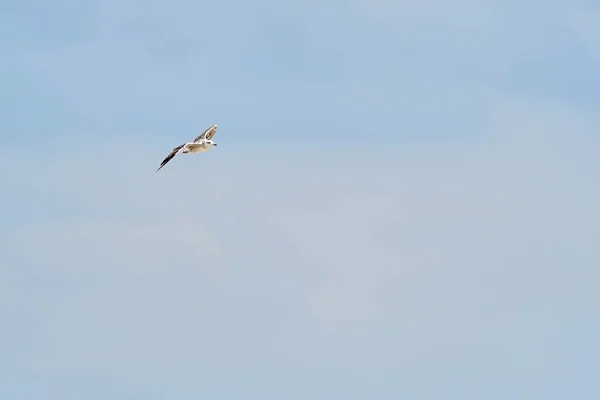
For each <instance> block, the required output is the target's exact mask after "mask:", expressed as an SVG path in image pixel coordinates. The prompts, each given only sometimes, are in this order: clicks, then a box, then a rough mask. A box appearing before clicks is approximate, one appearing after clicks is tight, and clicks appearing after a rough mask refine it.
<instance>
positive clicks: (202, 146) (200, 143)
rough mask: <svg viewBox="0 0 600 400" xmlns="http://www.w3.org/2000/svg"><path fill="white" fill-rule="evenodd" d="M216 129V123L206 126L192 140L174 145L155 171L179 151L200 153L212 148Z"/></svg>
mask: <svg viewBox="0 0 600 400" xmlns="http://www.w3.org/2000/svg"><path fill="white" fill-rule="evenodd" d="M217 129H218V128H217V125H213V126H211V127H210V128H208V129H207V130H205V131H204V132H202V134H200V135H199V136H198V137H196V138H195V139H194V141H193V142H187V143H184V144H181V145H179V146H177V147H175V148H174V149H173V150H171V152H170V153H169V155H168V156H167V157H166V158H165V159H164V160H163V162H162V163H161V164H160V167H158V169H157V170H156V172H158V171H159V170H160V169H161V168H162V167H164V166H165V165H166V164H167V163H168V162H169V161H171V159H172V158H173V157H175V156H176V155H177V154H179V153H181V154H187V153H202V152H203V151H207V150H209V149H210V148H212V147H213V146H216V145H217V144H216V143H215V142H213V141H212V140H211V139H212V137H213V136H215V133H217Z"/></svg>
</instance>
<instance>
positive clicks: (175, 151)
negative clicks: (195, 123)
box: [156, 144, 185, 172]
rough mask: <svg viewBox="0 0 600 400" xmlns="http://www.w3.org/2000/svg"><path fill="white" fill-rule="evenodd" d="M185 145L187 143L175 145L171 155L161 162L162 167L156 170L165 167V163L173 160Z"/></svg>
mask: <svg viewBox="0 0 600 400" xmlns="http://www.w3.org/2000/svg"><path fill="white" fill-rule="evenodd" d="M183 146H185V144H182V145H179V146H177V147H175V148H174V149H173V150H171V152H170V153H169V155H168V156H167V157H165V159H164V160H163V162H162V163H161V164H160V167H158V169H157V170H156V172H158V171H160V169H161V168H162V167H164V166H165V165H167V163H168V162H169V161H171V159H173V157H175V155H176V154H177V152H178V151H179V150H181V148H182V147H183Z"/></svg>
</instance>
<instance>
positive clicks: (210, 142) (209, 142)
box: [207, 140, 217, 146]
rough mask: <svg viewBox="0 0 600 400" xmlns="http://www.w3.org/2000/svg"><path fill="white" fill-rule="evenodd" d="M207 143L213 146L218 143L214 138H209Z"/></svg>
mask: <svg viewBox="0 0 600 400" xmlns="http://www.w3.org/2000/svg"><path fill="white" fill-rule="evenodd" d="M207 143H208V144H210V145H211V146H216V145H217V144H216V143H215V142H213V141H212V140H209V141H208V142H207Z"/></svg>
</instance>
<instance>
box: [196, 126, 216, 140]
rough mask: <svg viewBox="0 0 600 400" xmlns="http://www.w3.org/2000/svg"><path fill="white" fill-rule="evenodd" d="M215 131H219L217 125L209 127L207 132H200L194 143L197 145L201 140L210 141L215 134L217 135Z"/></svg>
mask: <svg viewBox="0 0 600 400" xmlns="http://www.w3.org/2000/svg"><path fill="white" fill-rule="evenodd" d="M217 129H219V128H218V126H217V125H213V126H211V127H210V128H208V129H207V130H205V131H204V132H202V133H201V134H200V135H198V136H197V137H196V138H195V139H194V142H195V143H197V142H198V141H200V140H202V139H206V140H211V139H212V137H213V136H215V133H217Z"/></svg>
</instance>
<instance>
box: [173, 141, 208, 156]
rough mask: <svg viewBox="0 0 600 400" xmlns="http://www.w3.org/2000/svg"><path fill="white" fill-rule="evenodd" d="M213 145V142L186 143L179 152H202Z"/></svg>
mask: <svg viewBox="0 0 600 400" xmlns="http://www.w3.org/2000/svg"><path fill="white" fill-rule="evenodd" d="M213 146H214V144H212V143H186V144H184V145H183V147H182V148H181V150H179V152H180V153H181V154H188V153H202V152H203V151H206V150H208V149H210V148H211V147H213Z"/></svg>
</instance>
